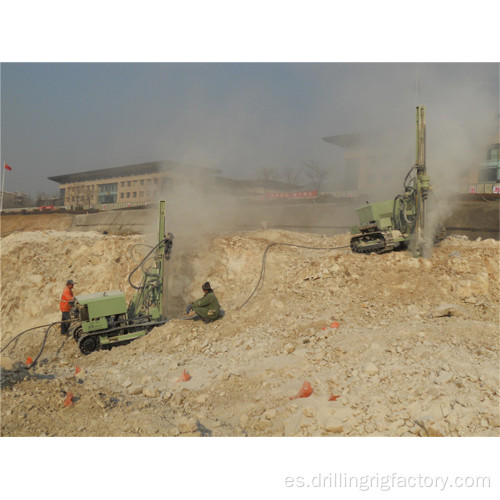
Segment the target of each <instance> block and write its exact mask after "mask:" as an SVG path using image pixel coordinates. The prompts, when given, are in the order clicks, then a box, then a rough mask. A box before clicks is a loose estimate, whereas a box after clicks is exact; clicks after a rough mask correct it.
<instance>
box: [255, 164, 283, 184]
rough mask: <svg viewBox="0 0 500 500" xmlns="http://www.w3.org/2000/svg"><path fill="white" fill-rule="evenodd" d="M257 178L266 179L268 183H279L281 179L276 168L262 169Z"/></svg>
mask: <svg viewBox="0 0 500 500" xmlns="http://www.w3.org/2000/svg"><path fill="white" fill-rule="evenodd" d="M257 176H258V178H259V179H266V180H268V181H277V180H279V178H280V174H279V172H278V169H277V168H276V167H260V169H259V171H258V172H257Z"/></svg>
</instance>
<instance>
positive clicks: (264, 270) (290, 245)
mask: <svg viewBox="0 0 500 500" xmlns="http://www.w3.org/2000/svg"><path fill="white" fill-rule="evenodd" d="M278 245H282V246H286V247H295V248H305V249H307V250H342V249H344V248H350V245H345V246H341V247H309V246H305V245H297V244H294V243H270V244H269V245H267V247H266V249H265V250H264V253H263V255H262V267H261V270H260V276H259V280H258V281H257V284H256V285H255V288H254V289H253V292H252V293H251V294H250V296H249V297H248V298H247V299H246V300H245V302H243V304H241V306H239V307H238V309H241V308H242V307H243V306H245V305H246V304H247V303H248V302H249V301H250V299H251V298H252V297H253V296H254V295H255V292H256V291H257V289H258V288H259V285H260V284H261V283H264V275H265V273H266V257H267V252H268V251H269V249H270V248H271V247H274V246H278Z"/></svg>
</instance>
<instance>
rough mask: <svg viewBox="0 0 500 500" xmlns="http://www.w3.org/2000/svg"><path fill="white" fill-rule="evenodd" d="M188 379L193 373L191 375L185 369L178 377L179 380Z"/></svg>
mask: <svg viewBox="0 0 500 500" xmlns="http://www.w3.org/2000/svg"><path fill="white" fill-rule="evenodd" d="M188 380H191V375H189V373H188V372H187V371H186V370H184V371H183V372H182V375H181V376H180V377H179V378H178V379H177V382H187V381H188Z"/></svg>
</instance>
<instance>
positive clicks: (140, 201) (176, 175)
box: [49, 161, 300, 210]
mask: <svg viewBox="0 0 500 500" xmlns="http://www.w3.org/2000/svg"><path fill="white" fill-rule="evenodd" d="M220 172H221V171H220V170H216V169H211V168H204V167H194V166H192V165H184V164H180V163H175V162H170V161H162V162H150V163H141V164H138V165H126V166H123V167H113V168H106V169H101V170H90V171H87V172H77V173H74V174H66V175H58V176H54V177H49V180H51V181H54V182H57V183H58V184H59V193H60V199H59V205H60V206H65V207H66V208H71V207H73V208H76V207H81V208H97V209H100V210H102V209H115V208H126V207H133V206H143V205H146V204H148V203H154V202H156V201H158V200H159V199H161V198H163V199H165V198H168V199H169V200H175V199H176V198H186V197H189V196H196V195H199V194H200V195H201V194H203V195H204V196H205V197H208V198H210V197H211V196H212V197H217V198H218V199H220V198H221V197H237V198H239V199H242V200H247V201H260V200H262V199H265V198H266V195H268V194H269V193H276V192H291V191H296V190H298V189H300V186H297V185H295V184H288V183H285V182H280V181H272V180H266V179H250V180H239V179H230V178H227V177H220V176H219V175H218V174H219V173H220Z"/></svg>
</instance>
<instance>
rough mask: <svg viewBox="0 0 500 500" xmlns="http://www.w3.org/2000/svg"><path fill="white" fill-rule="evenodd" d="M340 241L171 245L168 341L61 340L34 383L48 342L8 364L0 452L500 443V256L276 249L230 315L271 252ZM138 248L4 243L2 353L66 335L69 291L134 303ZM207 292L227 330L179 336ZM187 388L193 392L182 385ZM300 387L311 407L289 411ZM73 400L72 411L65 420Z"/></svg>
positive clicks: (475, 244)
mask: <svg viewBox="0 0 500 500" xmlns="http://www.w3.org/2000/svg"><path fill="white" fill-rule="evenodd" d="M348 240H349V236H348V235H347V234H345V235H340V236H335V237H326V236H321V235H313V234H307V233H294V232H288V231H275V230H267V231H254V232H246V233H243V232H240V233H231V234H225V235H219V236H214V237H213V238H207V239H206V240H205V241H202V242H199V243H198V244H197V245H196V246H195V247H193V246H188V244H187V242H185V241H182V238H180V239H178V240H175V241H174V251H173V258H172V261H171V263H170V277H171V278H170V283H169V290H170V316H171V318H172V320H171V321H170V322H169V323H168V324H166V325H164V326H162V327H159V328H156V329H154V330H153V331H152V332H151V333H150V334H149V335H148V336H146V337H145V338H142V339H139V340H136V341H134V342H132V343H131V344H129V345H126V346H121V347H117V348H114V349H112V350H109V351H99V352H96V353H92V354H90V355H89V356H83V355H82V354H81V353H80V352H79V350H78V348H77V345H76V343H75V342H74V341H73V340H72V339H71V338H69V339H66V338H64V339H63V338H61V337H60V335H59V333H58V332H57V331H55V330H52V331H51V332H49V335H48V338H47V342H46V345H45V347H44V350H43V353H42V356H41V357H40V362H39V364H38V365H37V366H36V367H35V368H34V369H33V370H30V371H28V370H26V368H25V361H26V359H27V357H32V358H35V356H36V355H37V354H38V352H39V350H40V348H41V345H42V340H43V333H44V332H43V330H37V331H36V332H34V333H28V334H26V335H24V336H22V337H21V338H20V339H19V341H18V342H17V343H14V344H11V346H9V347H8V348H7V350H6V351H4V352H3V355H2V371H1V377H2V392H1V396H2V399H1V403H2V405H1V435H2V436H43V435H48V436H138V435H139V436H176V435H182V436H188V435H194V436H200V435H203V436H205V435H211V436H246V435H248V436H367V435H369V436H426V435H430V436H498V435H499V434H500V432H499V425H500V421H499V357H498V344H499V336H498V334H499V328H498V327H499V316H498V313H499V310H498V303H499V270H498V262H499V243H498V242H496V241H494V240H484V241H469V240H467V239H466V238H464V237H454V236H450V237H449V238H448V239H447V240H445V241H444V242H442V243H441V244H440V246H439V247H437V248H435V249H434V252H433V256H432V258H431V259H429V260H422V259H413V258H412V257H411V256H410V254H409V253H404V252H398V253H388V254H384V255H367V256H364V255H356V254H351V253H350V252H349V251H348V250H346V249H341V250H320V251H318V250H307V249H300V248H296V247H291V246H275V247H273V248H271V249H270V250H269V252H268V255H267V260H266V273H265V279H264V284H263V286H262V287H261V288H260V289H259V291H258V293H257V294H256V295H255V296H254V297H253V298H252V299H251V300H250V301H249V302H248V303H247V304H246V305H245V306H244V307H243V308H241V309H238V307H239V306H240V305H241V304H243V302H244V301H245V300H246V299H247V298H248V297H249V295H250V294H251V292H252V290H253V289H254V287H255V285H256V283H257V280H258V278H259V274H260V272H261V264H262V255H263V252H264V250H265V248H266V247H267V245H268V244H270V243H273V242H283V243H293V244H299V245H306V246H315V247H339V246H343V245H346V244H347V243H348ZM140 241H142V237H141V236H128V237H124V236H121V237H120V236H110V235H102V234H98V233H92V232H90V233H84V234H82V233H71V232H62V231H41V232H37V233H34V232H22V233H12V234H10V235H9V236H7V237H6V238H4V239H3V241H2V304H1V312H2V318H1V326H2V346H5V345H6V344H7V342H8V340H9V339H10V338H12V337H13V336H14V335H15V334H17V333H19V332H21V331H23V330H25V329H27V328H30V327H34V326H36V325H41V324H42V325H43V324H48V323H50V322H52V321H57V320H59V318H60V314H59V313H58V299H59V296H60V293H61V291H62V288H63V285H64V281H65V280H66V279H67V277H68V276H71V277H73V278H74V279H75V281H77V285H76V287H75V292H76V295H78V293H87V292H92V291H103V290H111V289H121V290H124V291H126V292H127V295H128V297H129V298H130V297H131V295H132V291H131V289H130V287H129V285H128V283H127V276H128V273H129V272H130V270H131V269H132V268H133V267H134V265H135V260H134V259H133V258H131V257H130V255H129V250H130V248H131V247H132V245H134V244H135V243H138V242H140ZM206 280H209V281H210V282H211V283H212V286H213V288H214V289H215V292H216V294H217V295H218V297H219V300H220V302H221V304H222V306H223V308H224V309H225V310H226V311H227V313H226V317H225V318H224V319H222V320H220V321H217V322H215V323H213V324H209V325H205V324H199V323H195V322H192V321H185V320H182V319H180V318H181V317H182V308H183V307H184V306H185V305H186V303H188V302H189V301H191V300H193V299H194V298H198V297H199V296H200V295H201V293H200V285H201V283H203V282H204V281H206ZM335 322H337V323H338V327H336V324H335ZM76 367H78V369H79V370H80V371H79V373H76V372H77V369H76ZM184 370H186V371H187V372H188V373H189V374H190V375H191V377H192V378H191V380H189V381H187V382H178V379H179V377H180V376H181V375H182V373H183V371H184ZM305 381H308V382H309V383H310V384H311V386H312V388H313V393H312V394H311V395H310V396H309V397H307V398H297V399H290V398H292V397H293V396H295V395H296V394H297V393H298V392H299V390H300V388H301V387H302V385H303V383H304V382H305ZM69 391H71V392H72V393H73V395H74V400H73V404H72V405H68V406H64V401H65V397H66V395H67V393H68V392H69ZM331 395H334V396H338V398H337V399H336V400H335V401H330V396H331Z"/></svg>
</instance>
